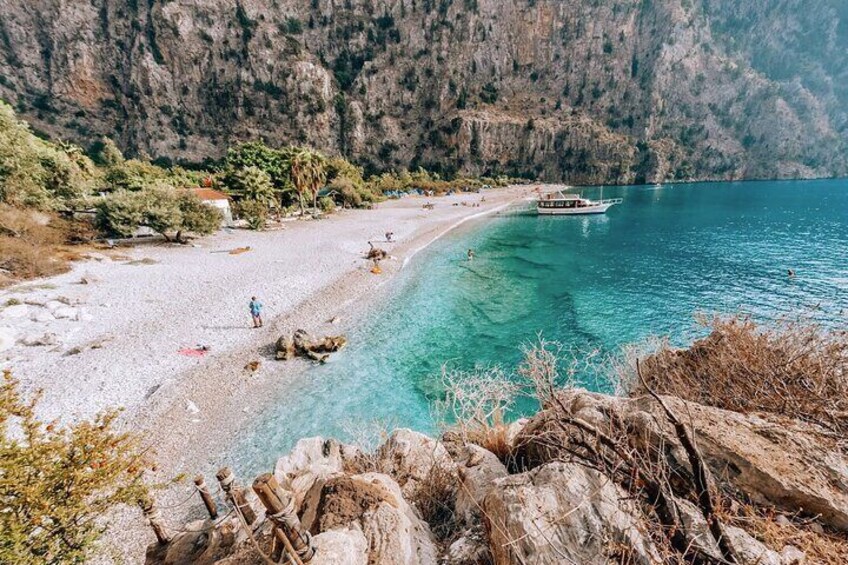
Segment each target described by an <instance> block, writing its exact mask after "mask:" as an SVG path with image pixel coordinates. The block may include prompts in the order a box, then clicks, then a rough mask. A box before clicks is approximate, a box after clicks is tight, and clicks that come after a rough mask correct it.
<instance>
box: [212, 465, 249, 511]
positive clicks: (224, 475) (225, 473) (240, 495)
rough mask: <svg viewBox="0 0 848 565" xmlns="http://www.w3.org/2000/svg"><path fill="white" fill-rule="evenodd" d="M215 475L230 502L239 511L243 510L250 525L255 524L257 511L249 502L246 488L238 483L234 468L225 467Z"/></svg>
mask: <svg viewBox="0 0 848 565" xmlns="http://www.w3.org/2000/svg"><path fill="white" fill-rule="evenodd" d="M215 476H216V477H217V479H218V482H219V483H220V484H221V490H223V491H224V493H225V494H226V495H227V500H229V501H230V504H232V505H233V506H235V507H237V508H238V511H239V512H241V515H242V516H243V517H244V521H245V522H246V523H247V525H248V526H250V525H251V524H253V523H254V522H255V521H256V512H254V511H253V508H252V507H251V506H250V504H248V502H247V495H246V494H245V492H244V489H243V488H239V487H238V486H237V485H236V476H235V475H234V474H233V471H232V469H230V468H229V467H224V468H222V469H220V470H219V471H218V472H217V473H216V474H215Z"/></svg>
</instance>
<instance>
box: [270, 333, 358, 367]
mask: <svg viewBox="0 0 848 565" xmlns="http://www.w3.org/2000/svg"><path fill="white" fill-rule="evenodd" d="M346 345H347V338H345V337H344V336H335V337H324V338H321V339H318V338H314V337H312V336H311V335H309V333H308V332H306V331H305V330H297V331H296V332H294V334H293V335H292V336H291V337H289V336H282V337H280V339H278V340H277V343H276V344H275V345H274V353H275V355H276V358H277V360H278V361H290V360H292V359H294V358H295V357H303V358H305V359H310V360H312V361H317V362H318V363H324V362H326V361H327V359H329V358H330V354H331V353H335V352H337V351H340V350H342V349H344V347H345V346H346Z"/></svg>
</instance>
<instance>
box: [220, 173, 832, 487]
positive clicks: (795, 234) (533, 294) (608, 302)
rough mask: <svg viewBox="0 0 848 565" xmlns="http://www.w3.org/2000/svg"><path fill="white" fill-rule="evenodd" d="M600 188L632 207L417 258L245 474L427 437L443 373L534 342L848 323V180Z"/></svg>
mask: <svg viewBox="0 0 848 565" xmlns="http://www.w3.org/2000/svg"><path fill="white" fill-rule="evenodd" d="M599 191H600V189H598V188H594V189H585V190H582V193H583V194H584V195H586V196H589V197H597V196H598V192H599ZM603 191H604V197H605V198H611V197H621V198H623V199H624V202H623V204H622V205H620V206H616V207H614V208H613V209H611V210H610V212H609V213H608V214H606V215H604V216H586V217H537V216H535V215H533V214H529V213H519V212H516V211H512V212H509V213H503V214H501V215H499V216H490V217H488V218H485V219H482V220H480V221H479V222H476V223H474V224H473V225H471V226H466V227H463V228H461V229H460V230H457V231H455V232H453V233H451V234H449V235H448V236H446V237H444V238H443V239H441V240H439V241H437V242H436V243H434V244H433V245H432V246H431V247H429V248H428V249H427V250H426V251H424V252H422V253H420V254H419V255H418V256H417V257H416V258H415V259H414V261H413V262H412V263H411V264H410V265H409V266H408V267H407V268H406V269H405V270H404V271H403V272H402V273H401V275H400V276H399V277H398V278H397V279H396V280H395V281H393V283H392V289H391V290H390V291H388V292H387V296H386V297H385V298H384V300H383V301H382V304H381V305H380V306H379V307H377V308H374V309H373V310H372V312H371V313H370V314H369V316H368V317H367V318H366V319H364V320H362V321H361V322H360V324H359V326H358V327H356V328H355V330H354V331H353V332H352V333H351V334H350V335H349V338H350V346H349V348H348V349H346V350H345V351H343V352H342V353H340V354H338V355H337V356H335V357H334V358H333V359H332V361H331V362H330V363H329V364H328V365H325V366H323V367H315V368H313V369H310V370H309V371H308V373H307V374H306V376H305V377H303V378H300V379H298V381H297V382H296V383H294V384H293V385H290V384H287V385H286V386H285V387H281V390H280V391H279V399H278V401H277V402H276V403H275V404H274V406H273V407H272V408H271V409H269V410H268V411H267V412H266V413H264V414H262V415H260V417H259V421H258V422H257V423H256V424H255V425H254V428H253V433H254V434H255V435H254V436H253V437H250V438H248V439H246V440H245V442H244V444H242V445H239V446H238V451H239V456H238V461H237V462H236V464H237V465H238V468H239V469H241V470H242V472H246V473H247V472H255V471H258V470H260V469H263V468H266V467H269V466H270V465H272V464H273V461H274V460H275V458H276V457H277V455H278V454H280V453H283V452H285V451H286V450H288V449H289V448H290V447H291V446H292V445H293V444H294V443H295V441H296V440H297V439H298V438H301V437H308V436H313V435H323V436H325V437H327V436H335V437H339V438H341V439H346V438H348V433H347V430H349V429H352V428H360V429H362V428H363V427H367V426H368V424H370V423H371V422H374V421H382V422H385V423H386V424H387V425H389V426H391V427H396V426H405V427H411V428H414V429H418V430H421V431H425V432H427V431H432V430H433V429H434V422H433V418H432V415H431V403H432V401H433V400H434V399H435V398H438V396H439V393H440V391H439V385H438V383H439V375H440V373H441V368H442V366H443V365H445V364H447V365H448V366H450V367H452V368H456V369H465V370H467V369H473V368H475V367H489V366H493V365H501V366H503V367H506V368H508V369H509V368H512V367H514V366H515V365H516V364H517V363H518V362H519V361H520V358H521V352H520V346H521V345H522V344H523V343H527V342H528V341H531V340H533V339H534V338H535V336H536V335H537V334H539V333H541V334H542V335H544V337H545V338H547V339H550V340H556V341H559V342H561V343H562V344H564V345H565V346H566V347H569V348H580V349H583V350H597V351H599V352H601V353H602V354H615V353H616V352H618V351H619V350H620V349H621V347H622V346H624V345H627V344H631V343H634V342H639V341H641V340H644V339H646V338H648V337H650V336H669V337H670V339H671V340H672V342H674V343H676V344H679V345H684V344H686V343H688V342H690V341H691V340H692V339H694V338H696V337H698V336H699V335H702V334H703V333H704V330H703V328H702V327H700V326H698V324H696V322H695V316H696V314H698V313H706V314H714V313H720V314H732V313H746V314H751V315H752V316H754V317H755V318H756V319H759V320H762V321H769V320H773V319H776V318H779V317H782V316H794V315H797V314H798V313H802V314H805V315H807V316H813V317H814V318H816V319H818V320H820V321H822V322H824V323H826V324H830V325H833V326H837V327H843V328H844V327H846V326H848V181H845V180H837V181H810V182H806V181H792V182H749V183H704V184H690V185H664V186H662V187H649V186H635V187H614V188H611V187H607V188H604V189H603ZM469 248H473V249H474V250H475V252H476V255H477V257H476V258H475V259H474V261H472V262H469V261H468V260H467V259H466V251H467V250H468V249H469ZM789 269H793V270H794V271H795V273H796V276H795V277H794V278H792V277H789V276H788V270H789ZM586 378H587V379H588V380H587V382H586V384H587V385H588V386H590V387H601V388H602V387H603V386H604V385H603V384H598V382H596V381H595V380H594V379H593V378H592V377H589V376H587V377H586ZM268 446H272V449H268Z"/></svg>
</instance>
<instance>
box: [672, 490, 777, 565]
mask: <svg viewBox="0 0 848 565" xmlns="http://www.w3.org/2000/svg"><path fill="white" fill-rule="evenodd" d="M675 503H676V504H677V510H678V512H679V513H680V520H681V522H682V526H683V529H684V531H685V534H686V539H687V540H688V541H689V544H690V545H691V547H692V548H695V549H698V550H700V551H702V552H703V553H705V554H707V555H709V556H710V557H712V558H713V559H715V560H716V561H718V562H720V561H722V555H721V549H719V547H718V543H716V540H715V538H713V536H712V534H711V533H710V527H709V525H708V524H707V521H706V519H705V518H704V515H703V513H702V512H701V510H700V509H699V508H698V507H697V506H695V505H694V504H692V503H691V502H689V501H688V500H680V499H677V500H676V501H675ZM724 533H725V535H726V536H727V538H728V539H729V541H730V546H731V547H732V548H733V549H734V551H736V554H737V555H738V556H739V557H740V559H741V560H742V563H757V565H782V564H783V563H784V560H783V558H782V557H781V555H780V554H778V553H777V552H776V551H773V550H771V549H769V548H768V547H766V546H765V545H763V544H762V543H760V542H759V541H757V540H756V539H754V538H753V537H751V536H750V535H749V534H748V533H747V532H746V531H745V530H743V529H742V528H737V527H735V526H725V528H724Z"/></svg>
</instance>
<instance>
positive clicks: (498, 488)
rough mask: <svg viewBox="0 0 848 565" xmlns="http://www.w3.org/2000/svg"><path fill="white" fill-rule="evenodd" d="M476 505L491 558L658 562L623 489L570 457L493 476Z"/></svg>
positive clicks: (530, 563)
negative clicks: (482, 517)
mask: <svg viewBox="0 0 848 565" xmlns="http://www.w3.org/2000/svg"><path fill="white" fill-rule="evenodd" d="M483 511H484V515H485V520H486V523H487V530H488V531H489V538H490V544H489V546H490V548H491V550H492V554H493V557H494V561H495V563H496V565H509V564H512V563H525V564H527V565H534V564H538V565H543V564H549V563H581V564H586V565H589V564H595V563H597V564H601V563H609V562H611V561H617V560H618V559H619V558H626V560H627V562H628V563H638V564H644V565H651V564H653V563H658V562H660V561H661V559H660V556H659V553H658V552H657V550H656V548H655V547H654V545H653V542H651V540H650V539H649V538H648V537H646V536H644V535H643V534H642V532H643V531H644V527H640V518H639V516H640V514H639V511H638V509H637V508H636V507H635V506H634V505H633V504H632V503H631V502H630V501H628V497H627V494H626V493H625V492H624V491H622V490H621V489H619V488H618V487H617V486H615V485H614V484H613V483H612V482H610V480H609V479H608V478H607V477H605V476H604V475H602V474H601V473H599V472H597V471H595V470H592V469H588V468H586V467H583V466H580V465H577V464H573V463H550V464H548V465H545V466H543V467H539V468H537V469H534V470H532V471H530V472H528V473H523V474H521V475H515V476H511V477H506V478H503V479H499V480H497V481H495V483H494V485H493V488H492V489H491V490H490V491H489V494H488V495H487V496H486V498H485V500H484V501H483Z"/></svg>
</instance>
